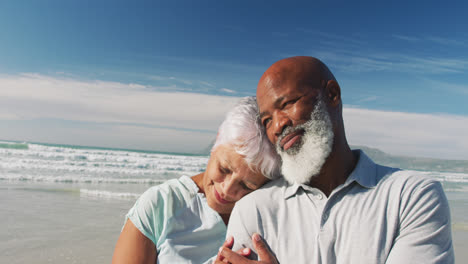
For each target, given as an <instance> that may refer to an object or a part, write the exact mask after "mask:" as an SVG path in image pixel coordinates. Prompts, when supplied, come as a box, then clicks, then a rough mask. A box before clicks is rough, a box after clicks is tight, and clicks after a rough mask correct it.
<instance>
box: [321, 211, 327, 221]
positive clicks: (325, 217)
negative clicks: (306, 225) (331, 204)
mask: <svg viewBox="0 0 468 264" xmlns="http://www.w3.org/2000/svg"><path fill="white" fill-rule="evenodd" d="M322 219H323V221H327V219H328V214H327V213H324V214H323V216H322Z"/></svg>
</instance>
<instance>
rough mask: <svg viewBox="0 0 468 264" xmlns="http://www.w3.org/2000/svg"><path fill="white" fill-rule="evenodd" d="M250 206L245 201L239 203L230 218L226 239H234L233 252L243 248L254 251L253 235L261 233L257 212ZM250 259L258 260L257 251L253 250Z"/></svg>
mask: <svg viewBox="0 0 468 264" xmlns="http://www.w3.org/2000/svg"><path fill="white" fill-rule="evenodd" d="M250 205H251V204H248V203H245V200H241V201H238V202H237V203H236V205H235V206H234V209H233V210H232V213H231V216H230V217H229V225H228V228H227V236H226V237H233V238H234V244H233V246H232V250H233V251H238V250H241V249H243V248H249V249H254V245H253V243H252V235H253V233H259V230H258V228H257V223H258V219H257V212H256V210H254V209H255V208H254V207H253V206H250ZM250 258H251V259H255V260H257V259H258V258H257V254H256V252H255V251H253V250H252V252H251V254H250Z"/></svg>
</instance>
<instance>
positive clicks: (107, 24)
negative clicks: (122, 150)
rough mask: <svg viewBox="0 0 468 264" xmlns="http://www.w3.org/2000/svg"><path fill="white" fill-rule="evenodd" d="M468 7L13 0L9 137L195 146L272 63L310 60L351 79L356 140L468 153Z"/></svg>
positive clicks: (0, 66)
mask: <svg viewBox="0 0 468 264" xmlns="http://www.w3.org/2000/svg"><path fill="white" fill-rule="evenodd" d="M467 11H468V4H467V3H465V2H463V1H459V2H452V3H451V4H444V3H442V2H440V1H438V2H435V1H434V2H431V1H420V2H418V1H411V3H407V2H406V1H392V2H390V1H388V2H382V1H369V2H365V1H359V2H356V1H353V2H351V1H303V2H299V1H297V2H288V3H286V2H285V1H281V2H274V1H273V2H272V1H164V2H163V1H104V0H102V1H64V0H60V1H2V2H0V43H1V44H0V91H1V92H0V93H1V94H0V105H2V106H0V110H1V112H2V113H3V114H0V131H2V132H0V138H2V139H13V140H28V141H41V142H53V143H69V144H81V145H97V146H109V147H128V148H139V149H152V150H165V151H171V150H172V151H184V152H186V151H189V152H190V151H197V150H199V149H203V148H205V147H206V146H207V145H209V143H210V142H211V140H212V139H213V138H214V135H215V134H216V129H217V126H218V125H219V123H220V122H221V120H222V118H223V115H224V113H225V111H226V110H227V109H228V108H229V107H231V106H232V105H233V104H234V103H235V101H236V100H237V99H238V98H239V97H242V96H248V95H254V94H255V89H256V85H257V82H258V79H259V78H260V76H261V74H262V73H263V72H264V71H265V70H266V69H267V68H268V66H270V65H271V64H272V63H274V62H275V61H277V60H279V59H281V58H284V57H288V56H294V55H307V56H315V57H318V58H319V59H321V60H323V61H324V62H325V63H326V64H327V65H328V66H329V67H330V69H331V70H332V71H333V72H334V74H335V76H336V78H337V79H338V81H339V83H340V85H341V87H342V93H343V100H344V104H345V120H355V121H353V122H349V121H347V123H346V126H347V132H349V133H348V139H349V141H350V142H351V144H362V145H369V146H373V147H378V148H381V149H383V150H384V151H387V152H390V153H394V154H403V155H418V156H428V157H438V158H452V159H468V151H466V149H468V141H467V140H465V139H464V134H466V132H467V131H468V127H467V125H463V123H467V122H466V121H467V120H468V107H466V103H467V102H468V82H467V81H468V31H466V25H467V24H468V18H467V16H466V13H467ZM346 109H348V110H346ZM356 111H357V112H356ZM387 114H389V115H390V116H389V117H388V119H386V123H384V124H382V123H381V122H383V121H382V120H381V118H380V117H381V116H387ZM402 114H403V116H400V115H402ZM347 115H348V116H349V118H346V117H347ZM367 115H369V116H367ZM363 116H365V117H366V118H362V117H363ZM370 116H376V117H375V120H374V119H371V118H370ZM396 117H399V118H397V119H395V118H396ZM359 120H360V121H359ZM384 121H385V120H384ZM445 122H447V124H445ZM441 124H444V125H443V126H442V125H441ZM376 127H380V130H378V129H377V128H376ZM388 131H392V133H391V134H390V135H387V133H388ZM363 135H366V136H363ZM383 135H386V136H385V137H383Z"/></svg>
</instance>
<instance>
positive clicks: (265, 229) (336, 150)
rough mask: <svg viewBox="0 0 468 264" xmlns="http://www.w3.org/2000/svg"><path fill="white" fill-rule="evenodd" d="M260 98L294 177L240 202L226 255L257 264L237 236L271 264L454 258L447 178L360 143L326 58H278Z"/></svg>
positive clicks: (286, 166)
mask: <svg viewBox="0 0 468 264" xmlns="http://www.w3.org/2000/svg"><path fill="white" fill-rule="evenodd" d="M257 103H258V106H259V111H260V118H261V122H262V124H263V126H264V127H265V129H266V133H267V135H268V139H269V140H270V141H271V143H272V144H274V145H275V146H276V150H277V151H278V153H279V154H280V156H281V159H282V168H281V169H282V173H283V175H284V179H280V180H277V181H273V182H271V183H269V184H267V185H265V186H264V187H263V188H261V189H260V190H257V191H255V192H253V193H251V194H250V195H248V196H246V197H245V198H244V199H242V200H241V201H239V202H237V204H236V206H235V208H234V211H233V212H232V214H231V218H230V220H229V227H228V236H232V237H233V238H234V239H232V238H231V237H230V238H229V239H228V241H227V243H226V244H225V246H224V247H222V248H221V250H220V253H219V255H218V260H217V262H221V260H223V261H224V262H231V263H251V262H252V263H254V261H253V260H248V259H246V258H245V257H242V256H241V255H239V254H237V253H235V252H234V251H231V250H230V249H229V247H230V246H231V245H232V243H233V242H234V246H233V250H237V252H240V251H239V249H242V248H251V249H254V250H256V251H257V252H258V254H256V252H255V251H254V252H252V255H253V258H254V259H257V258H260V260H262V262H263V263H274V262H276V260H275V257H276V259H277V260H278V261H279V262H280V263H399V264H400V263H453V262H454V253H453V246H452V237H451V227H450V224H451V223H450V211H449V206H448V202H447V198H446V197H445V194H444V192H443V190H442V186H441V184H440V183H439V182H437V181H435V180H432V179H428V178H424V177H422V176H420V175H417V173H415V172H409V171H403V170H399V169H395V168H389V167H385V166H381V165H377V164H375V163H374V162H373V161H372V160H371V159H370V158H369V157H367V156H366V154H365V153H364V152H362V151H360V150H354V151H352V150H351V149H350V147H349V145H348V143H347V140H346V136H345V129H344V124H343V117H342V100H341V88H340V86H339V84H338V82H337V81H336V79H335V77H334V76H333V74H332V73H331V72H330V70H329V69H328V68H327V66H326V65H325V64H323V63H322V62H321V61H320V60H318V59H316V58H312V57H292V58H287V59H283V60H280V61H278V62H276V63H275V64H273V65H272V66H271V67H270V68H269V69H268V70H267V71H266V72H265V73H264V74H263V76H262V77H261V79H260V82H259V84H258V89H257ZM389 129H391V128H390V127H389ZM252 235H253V236H252ZM259 235H261V236H262V237H263V239H264V240H260V236H259ZM232 240H234V241H232ZM263 241H264V242H265V243H266V244H267V247H268V246H269V249H270V250H271V252H273V254H271V253H269V251H267V250H265V248H263V246H265V244H263Z"/></svg>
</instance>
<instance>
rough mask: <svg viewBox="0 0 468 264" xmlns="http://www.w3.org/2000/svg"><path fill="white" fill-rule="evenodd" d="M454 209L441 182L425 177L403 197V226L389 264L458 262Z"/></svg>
mask: <svg viewBox="0 0 468 264" xmlns="http://www.w3.org/2000/svg"><path fill="white" fill-rule="evenodd" d="M454 258H455V257H454V252H453V245H452V231H451V222H450V209H449V205H448V201H447V198H446V196H445V194H444V191H443V189H442V186H441V184H440V183H439V182H435V181H429V182H428V181H425V182H424V184H421V186H417V187H416V188H415V189H414V190H412V191H411V192H410V193H407V194H406V195H405V194H404V195H403V196H402V198H401V208H400V226H399V233H398V234H397V238H396V239H395V241H394V244H393V246H392V249H391V251H390V254H389V256H388V258H387V261H386V263H387V264H396V263H398V264H401V263H454V261H455V260H454Z"/></svg>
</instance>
